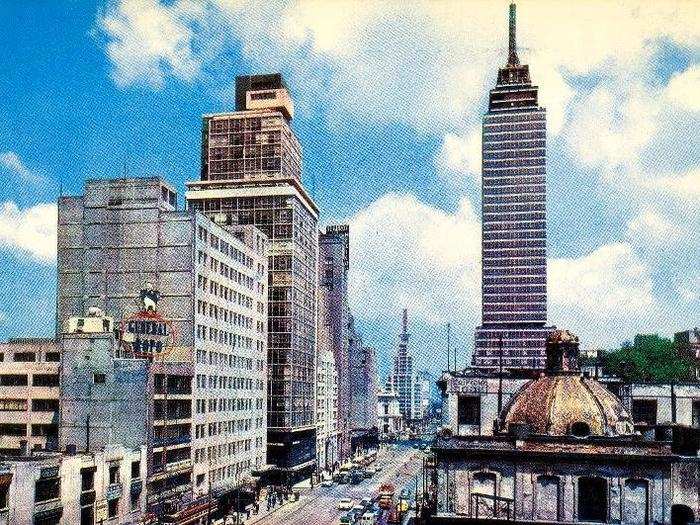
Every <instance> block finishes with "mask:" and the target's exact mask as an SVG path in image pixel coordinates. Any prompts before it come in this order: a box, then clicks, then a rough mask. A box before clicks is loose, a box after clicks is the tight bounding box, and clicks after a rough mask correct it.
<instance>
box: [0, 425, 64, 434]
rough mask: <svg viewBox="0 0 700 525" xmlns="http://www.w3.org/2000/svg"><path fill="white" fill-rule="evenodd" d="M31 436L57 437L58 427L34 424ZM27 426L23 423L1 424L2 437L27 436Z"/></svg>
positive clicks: (0, 432)
mask: <svg viewBox="0 0 700 525" xmlns="http://www.w3.org/2000/svg"><path fill="white" fill-rule="evenodd" d="M30 430H31V435H32V436H34V437H42V436H56V435H57V433H58V426H57V425H55V424H53V423H48V424H36V423H34V424H32V425H31V429H30ZM27 431H28V428H27V425H26V424H22V423H0V436H21V437H23V436H26V435H27Z"/></svg>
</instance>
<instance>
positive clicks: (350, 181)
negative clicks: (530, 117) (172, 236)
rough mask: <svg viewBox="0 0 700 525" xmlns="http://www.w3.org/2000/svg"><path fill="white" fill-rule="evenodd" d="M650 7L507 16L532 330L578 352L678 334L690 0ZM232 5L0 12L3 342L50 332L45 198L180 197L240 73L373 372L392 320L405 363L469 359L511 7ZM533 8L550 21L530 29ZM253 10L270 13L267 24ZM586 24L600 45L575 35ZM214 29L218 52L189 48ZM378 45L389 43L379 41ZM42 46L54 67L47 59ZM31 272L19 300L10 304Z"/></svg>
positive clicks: (690, 170) (694, 74)
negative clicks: (155, 187) (532, 152)
mask: <svg viewBox="0 0 700 525" xmlns="http://www.w3.org/2000/svg"><path fill="white" fill-rule="evenodd" d="M669 4H670V5H671V6H672V7H671V11H673V10H674V8H678V9H679V10H682V9H686V10H687V12H686V13H685V15H683V14H682V13H681V14H677V15H675V17H673V16H670V15H669V14H668V13H666V14H665V15H664V13H661V12H649V11H648V10H656V9H658V10H660V11H663V10H665V9H666V6H662V7H658V6H657V7H652V6H646V5H644V4H642V3H631V2H630V3H625V4H624V5H623V6H622V7H620V8H619V9H620V10H619V11H615V9H618V8H617V7H615V6H613V7H612V8H607V10H606V12H605V16H604V17H603V16H602V12H603V11H602V9H603V8H602V7H601V6H602V4H587V6H572V7H571V9H573V10H575V9H579V10H582V11H584V12H579V13H577V14H578V16H574V15H572V14H567V15H566V16H564V14H563V11H562V10H561V9H558V8H557V7H556V6H555V5H554V4H548V3H546V2H545V3H539V4H532V3H529V2H518V6H519V10H518V15H519V16H518V18H519V24H518V30H519V37H518V40H519V44H520V46H522V48H521V51H520V58H521V61H523V62H524V63H529V64H530V67H531V72H532V75H533V78H534V79H535V81H536V84H537V85H538V86H539V87H540V89H541V99H542V105H543V106H544V107H546V108H547V111H548V114H549V119H548V120H549V127H548V151H547V154H548V160H549V163H548V164H549V171H548V194H549V196H550V199H549V203H548V204H549V221H548V222H549V224H548V226H549V228H548V237H549V243H548V250H549V253H550V256H549V259H548V263H549V267H550V268H549V283H550V294H549V295H550V302H549V319H548V321H549V323H550V324H556V325H558V326H564V327H568V328H571V329H573V330H574V331H576V332H577V333H579V334H580V335H581V339H582V343H583V345H584V347H592V346H611V345H614V344H618V343H620V342H621V341H623V340H625V339H630V338H632V337H633V336H634V333H636V331H654V332H656V331H658V332H660V333H662V334H664V335H669V334H671V333H672V332H673V331H680V330H683V329H687V328H691V327H692V326H695V324H697V320H696V319H693V316H692V314H693V312H694V311H697V309H698V306H700V298H699V297H698V292H697V289H698V286H699V285H700V276H699V275H698V273H697V270H695V271H693V269H694V265H693V261H694V260H696V259H697V257H696V256H697V254H698V253H699V252H700V234H699V233H698V231H697V228H693V225H696V224H697V223H698V221H699V220H700V212H699V211H698V210H697V209H692V206H689V204H690V203H692V202H695V200H693V199H694V198H697V196H700V166H699V165H698V161H697V151H698V146H699V145H700V144H699V142H700V139H698V137H697V135H695V136H693V135H692V134H687V132H686V130H687V129H693V127H695V126H697V124H698V121H699V118H698V117H699V116H700V115H699V113H700V96H699V95H697V93H698V92H700V66H699V65H698V64H699V62H700V56H699V52H698V51H699V49H698V42H700V39H699V38H698V36H700V35H698V29H697V28H698V27H700V24H698V23H695V22H697V21H698V20H697V19H698V15H697V14H696V13H694V12H693V10H692V4H691V3H690V2H675V3H669ZM250 5H251V4H246V6H245V7H243V8H242V9H250V11H247V12H245V13H243V14H241V13H238V14H230V13H228V14H227V12H224V11H223V9H224V8H221V7H217V3H216V2H211V3H208V4H206V7H203V8H199V7H198V6H197V5H196V4H195V3H194V2H187V1H181V2H176V3H175V4H172V5H170V6H168V7H164V6H159V5H158V6H157V5H156V4H155V3H152V2H151V3H148V2H146V3H139V4H136V3H134V2H121V3H111V4H108V5H103V6H102V8H101V9H99V10H98V11H97V12H95V11H94V8H93V7H92V6H86V5H79V4H75V5H74V6H71V7H70V8H66V9H67V11H61V10H60V8H59V7H58V6H43V7H42V8H41V9H43V12H42V13H41V15H40V16H38V17H37V15H36V13H34V17H32V22H34V18H38V20H37V21H36V23H37V24H40V25H41V24H46V27H44V28H43V29H44V31H42V30H41V27H40V28H39V30H38V31H34V32H32V34H28V33H29V32H28V31H26V27H25V25H23V24H28V23H29V18H28V17H29V15H30V10H29V8H28V7H27V6H19V7H17V6H11V7H8V6H3V7H1V8H0V10H1V11H7V12H3V13H2V15H3V16H2V18H3V19H12V18H10V17H12V15H13V14H14V15H15V17H16V18H15V19H16V20H17V21H18V23H17V24H15V25H13V27H12V28H10V30H9V31H8V32H7V34H5V35H4V36H3V37H0V38H2V39H3V42H2V43H3V44H4V45H3V46H2V47H3V49H5V50H6V53H8V56H7V57H5V58H7V59H8V60H5V62H6V63H7V64H9V67H8V68H7V69H6V70H5V71H3V72H0V86H1V87H0V89H2V94H3V98H4V100H5V101H6V103H5V104H4V105H3V106H2V114H0V117H2V118H0V122H2V123H1V124H0V176H2V178H3V180H6V181H9V182H10V184H6V185H3V186H4V188H3V189H2V190H0V191H2V194H0V198H1V199H2V202H3V204H2V208H0V245H2V250H1V252H0V258H1V259H2V261H3V264H4V266H5V268H6V269H5V271H4V274H3V275H4V276H5V279H4V280H3V284H2V287H1V288H0V293H2V294H3V297H4V301H3V302H2V303H0V312H2V316H3V318H2V320H1V321H0V339H6V338H7V337H12V336H19V335H21V334H22V333H23V332H26V333H31V334H32V335H48V334H50V333H51V332H52V330H53V322H52V320H51V319H49V320H47V319H46V316H45V313H43V312H41V313H40V314H39V315H34V316H32V313H33V312H35V311H36V310H35V309H36V308H37V303H36V301H37V300H38V301H39V303H38V307H39V308H42V309H45V310H47V311H50V312H53V311H54V308H55V303H54V299H53V297H54V293H55V253H53V252H52V250H51V249H50V242H51V240H52V239H55V225H53V231H52V224H53V223H52V221H53V220H55V200H56V197H57V194H58V188H59V187H61V186H62V187H63V191H64V193H65V194H77V193H79V192H80V191H81V190H82V184H83V181H84V180H85V179H86V178H89V177H93V176H101V177H102V176H106V177H115V176H119V175H121V174H122V173H124V172H125V171H126V172H128V173H129V174H130V175H147V174H152V173H160V174H162V175H163V176H165V178H166V179H167V180H168V181H170V182H171V183H173V184H174V185H175V186H176V187H177V189H178V193H179V197H180V199H179V200H180V206H181V207H182V204H183V202H184V182H185V181H188V180H190V181H191V180H196V179H197V178H198V176H197V175H198V173H199V154H200V151H199V147H198V141H199V139H200V123H201V120H200V119H201V115H202V114H207V113H213V112H216V111H226V110H233V98H234V91H233V81H234V79H235V75H236V74H249V73H263V72H268V71H272V70H273V69H275V68H279V69H281V70H282V72H283V74H285V77H286V78H288V79H289V84H290V89H291V91H292V94H293V96H294V98H295V102H296V101H299V102H298V104H297V108H296V109H297V110H296V115H295V120H294V121H293V124H292V125H293V127H294V128H295V131H296V132H297V134H298V136H299V138H300V141H301V143H302V147H303V149H304V159H305V165H304V182H305V185H306V187H307V188H309V191H310V192H311V193H312V194H314V196H315V198H316V200H317V203H318V204H319V207H320V208H321V210H322V213H321V224H328V223H331V222H348V223H349V224H350V238H351V250H350V253H351V254H352V257H353V260H352V261H351V264H350V268H351V269H350V286H351V289H350V301H351V304H352V305H353V312H354V314H355V317H356V318H357V319H358V320H359V324H360V328H361V330H362V331H363V332H364V335H365V340H366V341H368V343H369V344H371V345H372V346H376V347H377V348H378V350H379V351H380V355H381V356H382V357H383V359H380V360H379V361H380V362H381V363H382V364H383V368H382V371H386V369H387V368H388V363H389V357H390V356H392V355H393V353H394V351H395V348H396V342H397V340H396V335H397V334H398V333H399V330H398V326H399V324H400V319H399V312H400V311H401V309H402V308H404V307H406V308H408V309H409V313H410V315H411V318H412V333H413V334H414V336H413V340H414V343H413V345H412V352H413V354H414V356H416V361H417V367H418V368H424V367H425V365H426V364H427V358H426V356H428V355H431V354H432V351H431V350H436V349H437V350H440V354H439V355H443V352H442V348H443V346H444V338H443V337H440V336H442V334H443V332H444V328H443V326H442V325H443V323H445V322H447V321H450V322H452V325H453V327H456V328H457V329H456V330H455V331H454V332H456V333H457V334H458V335H457V337H456V344H458V345H460V346H462V347H465V346H466V347H469V348H470V347H471V345H472V339H471V338H472V330H473V328H474V327H475V326H476V325H477V324H478V322H479V306H480V305H479V283H480V280H479V271H478V268H479V267H478V262H479V258H480V238H481V223H480V219H479V217H478V212H477V211H476V210H477V208H478V206H479V191H480V187H479V184H478V182H479V177H480V168H479V159H480V143H479V138H480V137H479V133H478V126H479V121H480V118H481V115H482V114H483V113H484V112H485V111H486V95H487V93H488V87H489V86H491V85H492V84H493V82H494V80H495V77H496V72H497V68H498V67H499V66H502V65H503V64H505V62H506V60H507V47H508V40H507V23H506V22H507V15H506V13H507V2H503V3H493V5H492V4H469V5H472V6H473V5H478V6H479V9H474V10H473V13H470V11H472V10H469V9H466V8H463V11H464V12H463V13H461V14H460V13H458V12H457V7H458V5H457V4H456V3H455V4H448V3H445V4H439V5H437V7H436V4H434V5H433V9H431V10H427V9H422V10H421V9H417V10H416V11H417V12H419V14H417V15H414V16H412V15H409V14H406V13H402V14H401V16H397V17H395V19H392V18H391V17H390V16H389V15H390V14H391V13H392V11H393V9H394V7H393V6H392V4H391V3H386V4H375V5H374V6H372V8H371V9H368V10H366V11H369V12H365V10H359V9H349V10H345V12H343V13H342V16H343V17H341V16H339V13H336V12H334V10H333V9H325V10H323V9H322V5H321V4H313V3H309V4H306V6H309V7H306V9H296V10H292V9H290V8H289V7H288V6H287V7H286V8H285V7H284V6H283V7H280V8H279V10H278V11H276V9H278V8H277V7H276V6H270V5H267V4H266V5H265V6H264V7H262V6H258V7H261V9H260V10H257V11H256V10H255V8H254V6H253V7H250ZM149 6H150V7H149ZM543 6H544V7H543ZM591 6H592V7H591ZM596 6H597V7H596ZM416 7H417V8H418V7H420V6H418V5H417V6H416ZM423 7H425V6H423ZM141 8H143V9H144V11H140V10H139V9H141ZM544 9H546V10H547V11H548V12H550V15H549V18H550V19H551V18H555V19H556V17H557V16H559V17H560V18H561V19H562V20H563V21H566V22H567V23H565V24H563V25H565V26H566V27H565V28H561V27H554V26H558V25H559V24H549V23H547V22H546V21H543V20H542V19H541V17H542V10H544ZM18 10H21V11H22V12H21V13H20V12H14V13H12V12H10V11H18ZM52 10H54V11H56V12H54V13H50V11H52ZM319 10H320V12H322V13H324V14H325V18H323V16H321V15H319V14H318V13H319ZM382 10H384V11H382ZM441 10H442V11H441ZM645 10H647V11H645ZM261 11H262V12H263V13H262V15H260V12H261ZM338 11H339V12H342V11H344V10H338ZM696 11H697V10H696ZM387 12H388V14H387ZM445 12H449V13H451V14H452V15H453V16H450V17H444V16H442V15H444V14H445ZM635 12H636V13H637V18H634V17H633V16H632V15H633V14H634V13H635ZM255 14H258V15H259V16H257V18H256V17H255V16H253V15H255ZM470 14H474V15H475V16H474V20H471V19H470V18H469V15H470ZM42 15H44V16H45V17H46V18H42ZM379 15H381V24H380V23H378V18H379ZM52 16H53V17H58V19H56V18H52ZM263 16H268V17H271V19H273V20H275V23H274V24H271V26H272V29H271V32H267V33H266V32H264V30H263V28H262V27H260V20H261V19H262V17H263ZM61 17H63V19H61ZM348 17H349V20H348V23H347V26H343V27H341V25H342V22H343V20H344V18H348ZM422 17H423V18H422ZM146 18H148V19H149V20H150V21H151V23H150V24H145V23H144V21H145V20H146ZM61 20H63V22H65V24H64V23H61ZM694 20H695V22H693V21H694ZM57 21H58V23H56V22H57ZM69 21H70V22H72V23H68V22H69ZM419 21H422V22H424V23H425V24H426V27H419V23H418V22H419ZM468 22H469V23H468ZM621 22H625V23H626V25H625V28H626V29H627V31H620V30H619V24H620V23H621ZM392 23H393V24H395V25H393V26H392ZM593 23H596V27H597V30H598V35H599V36H600V38H599V39H592V38H591V39H585V38H576V37H577V36H579V37H582V36H584V35H585V34H586V33H585V30H586V28H587V27H590V24H593ZM221 24H228V25H229V26H230V28H231V29H232V33H231V34H232V35H233V37H232V39H231V40H232V41H231V42H206V36H207V35H206V31H215V30H217V29H220V28H221ZM339 24H340V25H339ZM480 24H481V25H480ZM586 24H589V25H588V26H587V25H586ZM385 25H389V26H390V27H389V28H382V27H381V26H385ZM550 25H551V26H552V27H549V26H550ZM377 26H380V27H377ZM345 27H347V28H349V29H344V28H345ZM492 27H496V28H497V29H496V30H495V31H492V30H491V28H492ZM62 29H63V31H62ZM382 29H384V31H382ZM433 29H434V30H438V32H437V33H434V34H433V33H431V30H433ZM198 31H199V32H198ZM202 31H204V33H205V34H202ZM567 31H568V33H567ZM25 33H27V34H25ZM569 33H570V34H571V36H569V37H567V38H565V35H567V34H569ZM623 33H624V34H623ZM385 34H389V35H393V36H395V37H396V39H395V40H392V41H391V42H388V43H386V44H387V45H386V46H384V47H380V46H379V44H380V43H382V42H383V41H384V40H385V39H384V38H383V36H384V35H385ZM209 36H211V34H210V35H209ZM358 36H360V37H361V38H358ZM557 36H558V39H557ZM645 36H646V38H645ZM553 39H554V41H557V42H558V44H560V45H552V41H553ZM606 39H607V40H606ZM602 41H605V43H603V42H602ZM49 42H51V43H52V44H53V45H54V46H56V49H57V50H63V51H65V52H64V53H50V52H49V51H50V50H49V49H47V43H49ZM203 43H206V44H207V45H203ZM446 44H449V45H447V47H444V48H443V46H446ZM577 46H579V47H577ZM412 50H415V51H416V55H417V57H414V58H416V59H417V60H412V57H413V54H412V53H411V51H412ZM441 50H442V51H443V52H442V53H441ZM81 52H82V54H81ZM451 55H453V56H451ZM79 56H80V58H83V59H84V60H80V59H79V58H78V57H79ZM138 56H140V57H141V58H142V60H134V57H138ZM127 58H128V59H129V63H130V64H131V66H132V67H129V68H125V64H126V59H127ZM47 64H48V65H49V66H48V67H47ZM280 66H282V67H280ZM314 68H318V69H317V70H315V69H314ZM387 70H388V71H389V72H391V74H390V75H380V74H379V73H380V72H386V71H387ZM52 73H55V74H58V75H57V76H56V77H54V76H53V75H52ZM409 73H412V75H410V74H409ZM321 79H324V80H321ZM411 80H416V81H415V82H411ZM20 85H21V86H23V87H24V89H23V90H14V89H12V87H13V86H20ZM443 85H444V86H446V89H445V90H444V91H445V92H443V91H442V90H441V89H440V88H441V87H442V86H443ZM693 94H695V96H694V97H693V96H692V95H693ZM660 97H663V100H662V102H663V103H658V100H660ZM414 101H418V102H417V103H416V102H414ZM314 103H315V104H314ZM640 108H641V109H640ZM644 110H646V111H644ZM110 111H112V112H113V115H114V117H115V118H112V115H110V114H109V112H110ZM600 123H603V125H602V126H599V124H600ZM395 142H398V146H397V147H395V148H387V146H388V145H389V144H392V145H393V144H394V143H395ZM105 150H108V151H105ZM406 173H408V174H409V176H408V177H406V176H405V174H406ZM372 175H374V176H376V177H377V178H376V179H374V178H371V176H372ZM12 184H21V185H22V188H23V190H25V191H19V192H18V191H16V189H13V188H12V187H11V185H12ZM8 186H10V187H8ZM581 196H586V197H590V199H587V200H586V202H581V201H582V199H581ZM621 204H622V205H621ZM696 208H697V207H696ZM37 219H39V222H38V224H37V223H35V224H28V223H29V220H32V221H34V220H37ZM377 224H382V225H383V227H382V228H378V227H377V226H376V225H377ZM579 230H580V231H579ZM388 246H391V247H393V249H387V247H388ZM672 246H675V247H676V251H671V250H668V247H672ZM664 250H666V251H664ZM406 253H408V254H409V257H406ZM381 254H383V255H381ZM694 255H695V256H694ZM404 258H405V260H404ZM436 270H437V271H436ZM390 274H395V275H397V279H396V282H391V281H388V280H386V279H385V278H384V277H385V276H386V275H390ZM27 280H31V281H32V282H34V283H35V286H36V289H35V290H34V292H35V296H36V295H38V299H37V298H36V297H32V296H29V297H27V296H25V294H24V290H23V288H22V285H23V284H24V282H25V281H27ZM581 285H583V286H585V287H586V288H587V289H588V290H590V292H589V293H588V294H581V293H579V290H580V287H581ZM410 296H413V299H411V300H409V299H408V298H409V297H410ZM15 303H16V304H15ZM27 317H30V322H29V328H27V326H26V325H23V322H24V320H25V319H27ZM32 317H33V318H32ZM693 323H695V324H693ZM454 332H453V333H454ZM436 334H437V336H436ZM462 360H463V362H464V363H465V364H466V363H467V360H468V356H467V355H466V354H465V353H464V351H462V352H461V354H460V361H462ZM439 364H440V366H442V365H443V363H441V362H440V363H439Z"/></svg>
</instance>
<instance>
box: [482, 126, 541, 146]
mask: <svg viewBox="0 0 700 525" xmlns="http://www.w3.org/2000/svg"><path fill="white" fill-rule="evenodd" d="M546 136H547V133H546V132H545V131H515V132H513V133H509V132H494V131H493V129H492V128H484V131H483V134H482V137H483V139H482V140H483V142H484V144H487V143H494V142H508V141H518V140H540V141H544V140H545V139H546Z"/></svg>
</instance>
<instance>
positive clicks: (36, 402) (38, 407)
mask: <svg viewBox="0 0 700 525" xmlns="http://www.w3.org/2000/svg"><path fill="white" fill-rule="evenodd" d="M32 411H34V412H57V411H58V399H32Z"/></svg>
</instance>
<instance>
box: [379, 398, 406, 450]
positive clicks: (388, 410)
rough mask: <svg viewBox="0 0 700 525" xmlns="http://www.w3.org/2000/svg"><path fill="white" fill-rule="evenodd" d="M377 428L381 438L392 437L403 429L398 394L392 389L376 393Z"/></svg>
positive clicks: (396, 435)
mask: <svg viewBox="0 0 700 525" xmlns="http://www.w3.org/2000/svg"><path fill="white" fill-rule="evenodd" d="M377 429H378V430H379V436H380V438H381V439H394V438H396V437H398V435H399V434H400V433H401V432H403V430H404V420H403V416H402V415H401V408H400V405H399V396H398V394H397V393H396V392H394V391H393V390H381V391H379V392H378V393H377Z"/></svg>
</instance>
